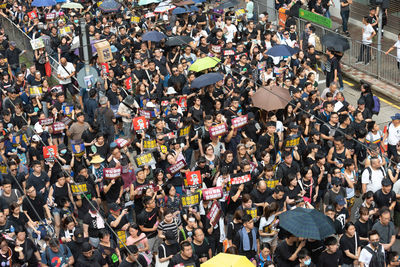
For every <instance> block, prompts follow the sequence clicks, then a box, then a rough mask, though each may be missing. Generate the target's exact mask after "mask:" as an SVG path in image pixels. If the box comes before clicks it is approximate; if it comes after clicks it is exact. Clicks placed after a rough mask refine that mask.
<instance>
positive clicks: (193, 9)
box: [172, 6, 199, 15]
mask: <svg viewBox="0 0 400 267" xmlns="http://www.w3.org/2000/svg"><path fill="white" fill-rule="evenodd" d="M198 10H199V8H198V7H196V6H190V7H177V8H175V9H174V10H173V11H172V14H174V15H180V14H185V13H191V12H196V11H198Z"/></svg>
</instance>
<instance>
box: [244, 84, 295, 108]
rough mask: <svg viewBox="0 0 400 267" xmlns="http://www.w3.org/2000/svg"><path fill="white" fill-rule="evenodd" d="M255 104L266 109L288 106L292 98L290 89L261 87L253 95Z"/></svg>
mask: <svg viewBox="0 0 400 267" xmlns="http://www.w3.org/2000/svg"><path fill="white" fill-rule="evenodd" d="M251 99H252V100H253V105H254V106H255V107H257V108H261V109H264V110H266V111H270V110H276V109H281V108H284V107H286V105H287V104H288V103H289V101H290V100H291V97H290V94H289V90H287V89H285V88H283V87H279V86H270V87H260V88H259V89H258V90H257V91H256V92H255V93H254V95H253V96H252V98H251Z"/></svg>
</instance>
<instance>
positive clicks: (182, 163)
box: [167, 159, 186, 174]
mask: <svg viewBox="0 0 400 267" xmlns="http://www.w3.org/2000/svg"><path fill="white" fill-rule="evenodd" d="M185 166H186V161H185V160H184V159H181V160H179V161H178V162H176V163H175V164H174V165H172V166H170V167H169V168H168V169H167V172H168V173H170V174H175V173H177V172H179V171H180V170H181V169H183V168H184V167H185Z"/></svg>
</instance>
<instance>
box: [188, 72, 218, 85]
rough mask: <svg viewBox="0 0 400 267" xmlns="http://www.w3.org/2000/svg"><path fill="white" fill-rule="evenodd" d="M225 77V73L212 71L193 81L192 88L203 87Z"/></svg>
mask: <svg viewBox="0 0 400 267" xmlns="http://www.w3.org/2000/svg"><path fill="white" fill-rule="evenodd" d="M223 79H224V75H222V74H221V73H218V72H211V73H206V74H203V75H201V76H199V77H197V78H196V79H194V80H193V82H192V88H201V87H205V86H208V85H211V84H215V83H216V82H219V81H221V80H223Z"/></svg>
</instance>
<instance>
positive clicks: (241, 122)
mask: <svg viewBox="0 0 400 267" xmlns="http://www.w3.org/2000/svg"><path fill="white" fill-rule="evenodd" d="M231 122H232V127H233V128H236V129H237V128H241V127H243V126H245V125H246V124H247V122H248V117H247V114H246V115H242V116H239V117H236V118H233V119H232V120H231Z"/></svg>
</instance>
